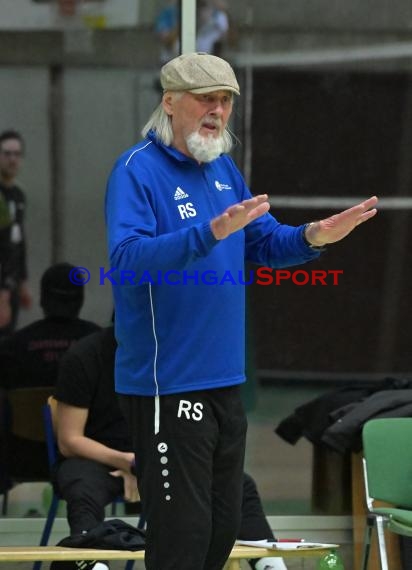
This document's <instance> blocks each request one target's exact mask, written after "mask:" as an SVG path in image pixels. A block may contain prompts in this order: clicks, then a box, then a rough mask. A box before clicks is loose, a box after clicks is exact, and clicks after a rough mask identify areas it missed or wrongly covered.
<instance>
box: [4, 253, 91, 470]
mask: <svg viewBox="0 0 412 570" xmlns="http://www.w3.org/2000/svg"><path fill="white" fill-rule="evenodd" d="M73 269H74V266H73V265H71V264H70V263H57V264H55V265H52V266H51V267H49V268H48V269H47V270H46V271H45V272H44V274H43V276H42V278H41V283H40V288H41V294H40V305H41V307H42V309H43V312H44V318H43V319H40V320H38V321H36V322H34V323H32V324H30V325H28V326H26V327H24V328H22V329H20V330H18V331H16V332H14V333H13V334H11V335H10V336H8V337H5V338H2V339H0V370H1V373H0V388H2V389H4V390H6V392H7V391H8V390H12V389H16V388H29V387H30V388H35V387H40V386H50V393H52V391H53V387H54V386H55V384H56V381H57V374H58V365H59V360H60V358H61V356H62V355H63V354H64V353H65V352H66V351H67V349H68V348H69V347H70V346H71V345H72V344H73V343H74V342H76V341H77V340H78V339H80V338H81V337H84V336H86V335H88V334H91V333H93V332H95V331H97V330H99V329H100V327H99V326H98V325H97V324H95V323H93V322H90V321H86V320H83V319H80V318H79V317H78V315H79V312H80V309H81V307H82V305H83V300H84V289H83V286H78V285H74V284H73V283H71V281H70V279H69V274H70V271H72V270H73ZM6 429H7V427H6ZM2 446H3V448H2V449H3V451H2V457H3V461H2V463H3V462H4V465H3V469H4V471H5V472H7V474H8V479H9V480H11V481H18V480H19V479H22V478H23V479H25V478H27V477H28V476H29V477H30V479H32V480H38V481H47V479H48V478H49V469H48V462H47V449H46V445H45V443H43V442H38V441H28V440H27V439H24V438H21V437H18V436H17V435H14V434H11V433H9V434H8V435H7V437H6V438H3V440H2ZM5 448H6V449H5ZM4 456H6V458H7V459H6V461H4Z"/></svg>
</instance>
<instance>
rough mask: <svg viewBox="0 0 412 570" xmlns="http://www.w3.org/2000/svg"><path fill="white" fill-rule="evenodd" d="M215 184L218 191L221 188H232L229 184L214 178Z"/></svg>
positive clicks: (220, 190)
mask: <svg viewBox="0 0 412 570" xmlns="http://www.w3.org/2000/svg"><path fill="white" fill-rule="evenodd" d="M215 186H216V188H217V189H218V190H219V192H222V190H232V187H231V186H229V184H224V183H223V182H219V180H215Z"/></svg>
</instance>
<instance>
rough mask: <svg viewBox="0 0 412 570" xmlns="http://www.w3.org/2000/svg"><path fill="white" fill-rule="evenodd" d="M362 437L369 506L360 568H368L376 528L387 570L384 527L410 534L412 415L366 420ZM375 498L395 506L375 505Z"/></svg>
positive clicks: (380, 553)
mask: <svg viewBox="0 0 412 570" xmlns="http://www.w3.org/2000/svg"><path fill="white" fill-rule="evenodd" d="M362 439H363V469H364V475H365V494H366V502H367V507H368V515H367V524H366V529H365V538H364V544H363V556H362V570H367V567H368V561H369V554H370V544H371V536H372V531H373V529H374V528H375V527H376V531H377V538H378V546H379V556H380V565H381V569H382V570H389V566H388V557H387V553H386V545H385V534H384V530H385V529H387V530H389V531H391V532H394V533H396V534H400V535H403V536H412V418H385V419H384V418H381V419H375V420H369V421H368V422H366V423H365V425H364V427H363V432H362ZM376 500H378V501H384V502H385V503H390V504H391V505H394V506H393V507H375V506H374V504H375V501H376Z"/></svg>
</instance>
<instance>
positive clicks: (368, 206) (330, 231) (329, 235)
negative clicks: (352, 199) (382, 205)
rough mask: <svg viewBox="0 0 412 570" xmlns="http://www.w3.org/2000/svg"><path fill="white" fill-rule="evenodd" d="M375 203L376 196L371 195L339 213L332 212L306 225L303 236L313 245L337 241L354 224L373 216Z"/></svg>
mask: <svg viewBox="0 0 412 570" xmlns="http://www.w3.org/2000/svg"><path fill="white" fill-rule="evenodd" d="M377 203H378V198H377V197H376V196H372V197H371V198H368V199H367V200H365V201H364V202H361V203H360V204H357V205H356V206H352V208H349V209H348V210H344V211H343V212H340V213H339V214H334V215H333V216H330V217H329V218H325V219H323V220H319V221H318V222H312V223H311V224H309V225H308V226H307V227H306V230H305V237H306V239H307V240H308V241H309V242H310V243H311V244H312V245H315V246H322V245H326V244H327V243H334V242H337V241H339V240H341V239H343V238H344V237H346V236H347V235H348V234H350V233H351V231H352V230H354V229H355V228H356V226H359V224H363V222H366V220H369V219H370V218H373V216H375V214H376V212H377V210H376V208H375V206H376V204H377Z"/></svg>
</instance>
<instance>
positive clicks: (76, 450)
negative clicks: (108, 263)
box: [54, 327, 286, 570]
mask: <svg viewBox="0 0 412 570" xmlns="http://www.w3.org/2000/svg"><path fill="white" fill-rule="evenodd" d="M115 351H116V341H115V338H114V332H113V327H109V328H106V329H103V330H102V331H100V332H97V333H95V334H93V335H90V336H88V337H86V338H84V339H82V340H80V341H79V342H78V343H76V345H75V346H73V347H72V348H71V349H70V350H69V351H68V352H67V353H66V354H65V356H64V358H63V359H62V361H61V364H60V370H59V378H58V382H57V385H56V390H55V398H56V400H57V410H56V418H57V439H58V446H59V450H60V453H61V459H60V461H59V462H58V465H57V466H56V469H55V473H54V483H55V485H56V489H57V491H58V493H59V494H60V496H62V497H63V498H64V499H65V500H66V501H67V517H68V522H69V526H70V531H71V534H78V533H81V532H82V531H87V530H90V529H91V528H94V527H95V526H97V525H98V524H99V523H101V522H102V521H103V520H104V516H105V512H104V510H105V509H104V508H105V506H106V505H108V504H110V503H111V502H112V501H113V499H114V498H115V497H117V496H119V495H121V494H123V495H124V497H125V499H126V500H128V501H136V500H138V497H139V495H138V490H137V484H136V479H135V477H134V475H133V471H132V466H133V463H134V455H133V453H132V452H131V451H130V450H131V448H132V445H131V442H130V438H129V433H128V428H127V424H126V422H125V420H124V418H123V416H122V414H121V411H120V407H119V406H118V404H117V399H116V396H115V393H114V358H115ZM244 491H245V494H244V499H243V520H242V529H241V534H240V535H239V536H240V538H243V539H249V540H257V539H265V538H273V533H272V531H271V530H270V527H269V525H268V523H267V521H266V518H265V515H264V513H263V509H262V505H261V503H260V498H259V495H258V493H257V489H256V485H255V483H254V481H253V479H252V478H251V477H250V476H248V475H246V474H245V479H244ZM81 564H85V563H84V562H82V563H81ZM251 565H252V567H255V568H256V569H257V570H262V569H266V570H283V569H285V568H286V567H285V565H284V563H283V560H282V559H281V558H271V559H268V558H265V559H261V560H259V561H256V560H254V561H251ZM254 565H255V566H254ZM82 569H83V566H82Z"/></svg>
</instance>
